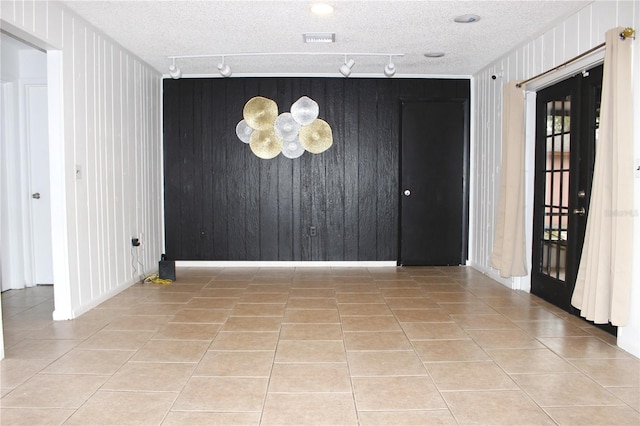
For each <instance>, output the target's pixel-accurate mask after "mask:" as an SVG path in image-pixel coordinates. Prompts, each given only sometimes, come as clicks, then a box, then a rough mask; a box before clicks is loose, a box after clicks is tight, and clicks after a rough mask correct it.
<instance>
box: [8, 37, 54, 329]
mask: <svg viewBox="0 0 640 426" xmlns="http://www.w3.org/2000/svg"><path fill="white" fill-rule="evenodd" d="M0 37H1V38H2V39H1V40H0V42H1V44H2V51H1V54H2V61H1V63H2V68H1V70H0V83H1V87H0V97H1V98H0V103H1V109H0V110H1V114H0V125H1V127H2V131H1V132H0V133H1V134H0V289H1V290H2V292H3V293H2V296H1V297H2V301H3V302H4V301H5V298H8V293H5V292H8V291H9V292H10V293H12V295H11V298H12V299H14V302H13V303H12V306H13V307H14V308H13V309H6V310H3V317H4V318H5V319H6V318H8V317H9V316H11V314H12V312H16V309H15V306H16V304H15V300H16V299H15V298H16V293H17V292H21V291H26V290H25V289H29V288H31V287H35V286H52V285H53V283H54V278H53V261H52V256H53V253H52V252H53V248H52V224H51V184H50V170H49V135H48V132H49V130H48V99H47V98H48V86H47V54H46V52H44V51H42V50H39V49H37V48H35V47H33V46H32V45H30V44H28V43H26V42H23V41H22V40H20V39H18V38H15V37H13V36H11V35H9V34H7V33H4V32H3V33H0ZM52 290H53V289H52V288H51V289H49V290H47V291H45V293H51V296H50V298H51V299H52V298H53V291H52ZM25 297H26V296H25ZM49 305H50V307H48V308H46V309H50V312H47V313H44V314H45V315H48V316H49V317H50V318H52V317H53V303H52V301H51V303H50V304H49Z"/></svg>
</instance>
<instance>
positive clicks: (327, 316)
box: [0, 267, 640, 425]
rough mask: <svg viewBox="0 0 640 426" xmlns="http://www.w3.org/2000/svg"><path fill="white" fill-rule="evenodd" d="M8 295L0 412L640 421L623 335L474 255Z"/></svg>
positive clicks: (125, 419)
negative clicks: (108, 291) (521, 287)
mask: <svg viewBox="0 0 640 426" xmlns="http://www.w3.org/2000/svg"><path fill="white" fill-rule="evenodd" d="M177 275H178V281H176V282H174V283H172V284H171V285H168V286H162V285H156V284H138V285H135V286H132V287H131V288H129V289H127V290H125V291H123V292H122V293H121V294H119V295H117V296H115V297H113V298H112V299H110V300H109V301H107V302H105V303H103V304H102V305H100V306H98V307H97V308H95V309H93V310H91V311H90V312H88V313H86V314H84V315H82V316H81V317H80V318H77V319H75V320H73V321H63V322H53V321H51V319H50V318H51V312H52V307H53V295H52V288H51V287H38V288H32V289H26V290H21V291H9V292H5V293H3V294H2V304H3V305H2V309H3V317H4V333H5V346H6V359H5V360H3V361H2V363H1V380H0V390H1V395H2V399H1V401H0V402H1V405H0V406H1V411H0V424H2V425H12V424H28V425H36V424H42V425H59V424H65V425H94V424H103V425H124V424H142V425H159V424H162V425H198V424H202V425H215V424H222V425H233V424H248V425H251V424H253V425H258V424H262V425H287V424H298V425H312V424H323V425H355V424H361V425H379V424H388V425H402V424H414V425H420V424H423V425H431V424H485V425H497V424H509V425H530V424H560V425H588V424H593V425H638V424H640V414H639V409H640V407H639V406H640V393H639V386H640V362H639V361H638V359H637V358H635V357H633V356H631V355H629V354H628V353H626V352H624V351H622V350H620V349H618V348H617V347H616V346H615V339H614V338H613V337H612V336H610V335H607V334H606V333H604V332H602V331H600V330H599V329H597V328H594V327H592V326H591V325H589V324H587V323H586V322H583V321H582V320H580V319H579V318H575V317H571V316H569V315H567V314H566V313H564V312H563V311H560V310H558V309H557V308H555V307H553V306H551V305H549V304H548V303H546V302H544V301H542V300H540V299H538V298H536V297H535V296H531V295H529V294H526V293H521V292H514V291H510V290H508V289H506V288H505V287H503V286H501V285H500V284H498V283H496V282H494V281H492V280H490V279H488V278H487V277H485V276H483V275H482V274H480V273H478V272H476V271H473V270H471V269H469V268H463V267H457V268H435V267H432V268H422V267H414V268H369V269H367V268H349V269H347V268H326V269H301V268H296V269H294V268H282V269H280V268H279V269H269V268H261V269H260V268H243V269H232V268H211V269H197V268H183V269H179V270H178V273H177Z"/></svg>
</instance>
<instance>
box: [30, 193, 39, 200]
mask: <svg viewBox="0 0 640 426" xmlns="http://www.w3.org/2000/svg"><path fill="white" fill-rule="evenodd" d="M31 198H35V199H36V200H39V199H40V193H39V192H36V193H35V194H31Z"/></svg>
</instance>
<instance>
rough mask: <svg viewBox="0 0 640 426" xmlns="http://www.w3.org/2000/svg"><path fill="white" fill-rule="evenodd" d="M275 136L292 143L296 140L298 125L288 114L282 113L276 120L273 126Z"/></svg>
mask: <svg viewBox="0 0 640 426" xmlns="http://www.w3.org/2000/svg"><path fill="white" fill-rule="evenodd" d="M274 127H275V131H276V136H278V137H279V138H281V139H282V140H284V141H285V142H286V141H293V140H295V139H297V138H298V131H299V130H300V124H298V123H297V122H296V121H295V120H294V119H293V116H292V115H291V113H290V112H284V113H282V114H280V115H279V116H278V118H276V122H275V124H274Z"/></svg>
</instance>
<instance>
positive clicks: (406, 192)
mask: <svg viewBox="0 0 640 426" xmlns="http://www.w3.org/2000/svg"><path fill="white" fill-rule="evenodd" d="M404 195H405V196H407V197H408V196H409V195H411V191H409V190H408V189H405V190H404Z"/></svg>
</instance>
